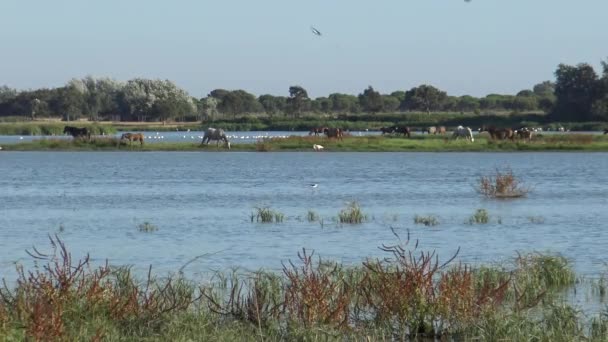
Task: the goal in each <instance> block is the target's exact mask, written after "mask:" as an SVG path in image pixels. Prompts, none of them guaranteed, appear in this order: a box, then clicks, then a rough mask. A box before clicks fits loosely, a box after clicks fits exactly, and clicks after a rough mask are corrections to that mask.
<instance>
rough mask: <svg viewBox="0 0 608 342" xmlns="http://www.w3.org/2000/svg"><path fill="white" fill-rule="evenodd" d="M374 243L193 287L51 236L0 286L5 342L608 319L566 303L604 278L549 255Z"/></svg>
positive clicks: (459, 331) (404, 336) (413, 330)
mask: <svg viewBox="0 0 608 342" xmlns="http://www.w3.org/2000/svg"><path fill="white" fill-rule="evenodd" d="M393 233H394V235H395V237H396V239H397V241H396V243H395V244H394V245H389V246H387V245H382V246H380V249H381V250H382V251H384V252H385V253H386V256H387V257H386V258H366V259H364V260H363V261H362V262H360V263H356V264H353V265H343V264H340V263H336V262H334V261H331V260H326V259H323V258H321V257H320V256H316V255H315V254H314V252H310V251H307V250H305V249H303V250H302V251H300V252H298V253H297V257H296V258H295V260H290V261H286V262H284V263H283V269H282V271H264V270H260V271H257V272H250V273H249V272H243V271H238V270H232V271H227V272H221V271H217V272H216V273H214V274H211V275H210V279H209V280H205V281H199V282H196V281H192V280H189V279H187V278H186V277H185V276H184V274H183V273H182V270H183V268H184V267H185V266H186V265H188V263H190V262H188V263H186V264H184V266H183V267H182V268H180V270H179V272H178V273H176V274H169V275H167V276H163V277H159V276H156V275H154V273H153V272H152V268H151V267H150V269H149V271H148V273H147V276H146V277H144V278H143V279H142V278H138V277H137V276H136V275H134V274H133V272H132V270H131V268H129V267H120V266H110V265H109V263H108V262H105V263H102V264H101V265H93V263H92V262H91V261H90V260H91V259H90V258H89V256H88V255H86V256H84V257H82V258H81V259H78V258H73V257H72V255H71V253H70V252H69V249H68V247H67V246H66V245H65V244H64V243H63V242H62V241H61V240H60V238H59V237H58V236H55V237H50V244H51V251H50V252H39V249H33V250H32V251H28V254H29V255H30V256H31V257H33V258H34V259H36V260H37V265H39V266H37V267H36V268H33V269H25V267H24V266H21V265H18V266H17V279H16V281H15V283H14V284H11V285H9V284H8V283H7V282H4V285H3V286H0V336H3V338H4V339H6V340H15V341H17V340H18V341H23V340H32V341H44V340H72V341H76V340H78V341H83V340H90V341H102V340H111V341H119V340H146V341H169V340H172V341H177V340H179V341H185V340H192V339H194V340H198V341H204V340H205V341H286V340H297V341H317V340H322V341H344V340H356V341H423V340H424V341H426V340H441V341H444V340H445V341H449V340H459V341H461V340H462V341H465V340H475V341H501V340H511V341H524V340H534V341H575V340H577V341H578V340H584V341H605V340H606V338H607V337H608V316H607V312H605V311H600V312H584V311H582V310H581V309H580V308H577V307H575V306H574V304H571V302H570V300H569V299H568V298H569V297H570V296H571V295H572V293H575V292H576V291H588V295H587V296H588V298H590V299H591V298H592V299H593V302H594V303H596V302H597V303H600V304H601V303H603V300H604V299H605V294H606V285H605V284H606V283H605V277H606V276H605V275H600V278H597V279H595V278H594V279H586V278H581V277H578V276H577V275H576V274H575V272H574V270H573V268H572V264H571V263H570V261H569V260H568V259H566V258H564V257H563V256H561V255H558V254H551V253H530V254H524V253H518V254H517V256H515V257H514V258H512V259H511V261H509V262H505V263H502V264H489V265H488V264H486V265H484V264H482V265H475V266H470V265H466V264H463V263H461V262H459V261H458V251H457V252H456V253H455V254H454V255H452V256H450V257H448V258H439V257H438V256H437V255H436V253H435V252H434V251H428V252H427V251H422V250H420V248H419V245H418V241H410V238H409V234H408V236H407V238H404V239H403V240H402V239H401V238H400V236H399V235H398V234H397V232H395V231H394V230H393Z"/></svg>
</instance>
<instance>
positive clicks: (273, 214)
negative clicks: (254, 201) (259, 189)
mask: <svg viewBox="0 0 608 342" xmlns="http://www.w3.org/2000/svg"><path fill="white" fill-rule="evenodd" d="M284 219H285V215H284V214H283V213H281V212H279V211H276V210H272V209H270V208H268V207H256V208H255V212H253V213H251V222H261V223H273V222H276V223H279V222H283V220H284Z"/></svg>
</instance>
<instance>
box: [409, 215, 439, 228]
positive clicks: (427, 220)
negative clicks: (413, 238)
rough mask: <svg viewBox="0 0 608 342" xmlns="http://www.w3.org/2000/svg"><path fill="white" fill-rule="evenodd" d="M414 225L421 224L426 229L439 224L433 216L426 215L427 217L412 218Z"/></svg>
mask: <svg viewBox="0 0 608 342" xmlns="http://www.w3.org/2000/svg"><path fill="white" fill-rule="evenodd" d="M414 223H415V224H423V225H425V226H427V227H432V226H436V225H438V224H439V220H438V219H437V217H435V216H433V215H428V216H418V215H416V216H414Z"/></svg>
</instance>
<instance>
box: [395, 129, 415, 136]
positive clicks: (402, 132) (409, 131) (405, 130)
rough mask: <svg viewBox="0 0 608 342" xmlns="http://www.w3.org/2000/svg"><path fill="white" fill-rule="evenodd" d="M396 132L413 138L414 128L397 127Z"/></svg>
mask: <svg viewBox="0 0 608 342" xmlns="http://www.w3.org/2000/svg"><path fill="white" fill-rule="evenodd" d="M395 132H397V134H403V136H404V137H405V136H407V137H408V138H411V137H412V135H411V133H412V129H411V128H409V127H407V126H405V127H397V129H396V130H395Z"/></svg>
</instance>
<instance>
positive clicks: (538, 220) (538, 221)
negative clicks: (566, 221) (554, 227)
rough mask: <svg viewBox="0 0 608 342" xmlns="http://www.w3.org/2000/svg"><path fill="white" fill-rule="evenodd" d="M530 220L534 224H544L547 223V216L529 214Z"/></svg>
mask: <svg viewBox="0 0 608 342" xmlns="http://www.w3.org/2000/svg"><path fill="white" fill-rule="evenodd" d="M527 218H528V221H530V223H534V224H542V223H545V218H544V217H542V216H528V217H527Z"/></svg>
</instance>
